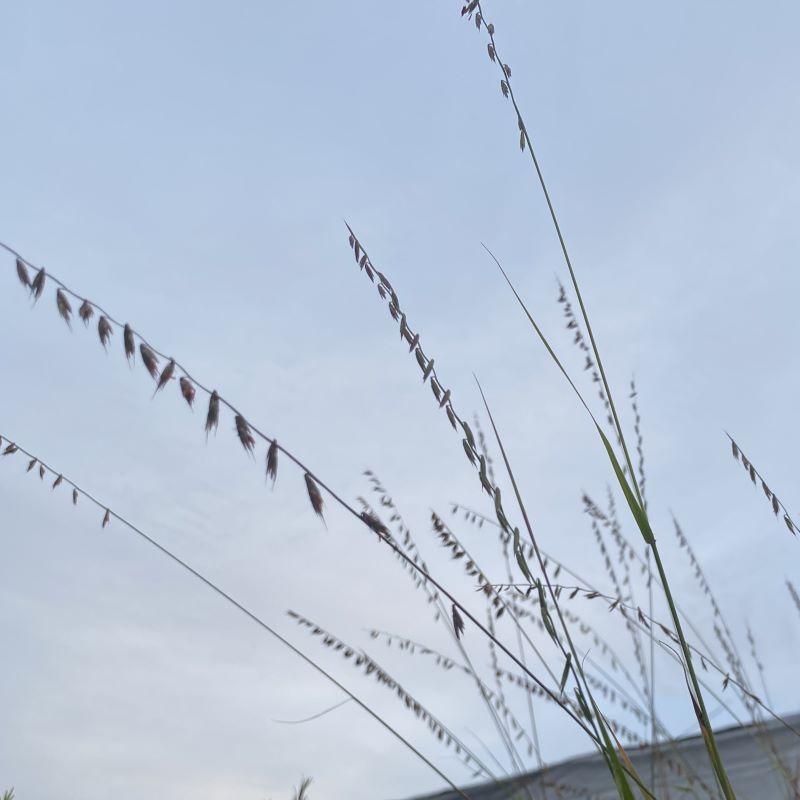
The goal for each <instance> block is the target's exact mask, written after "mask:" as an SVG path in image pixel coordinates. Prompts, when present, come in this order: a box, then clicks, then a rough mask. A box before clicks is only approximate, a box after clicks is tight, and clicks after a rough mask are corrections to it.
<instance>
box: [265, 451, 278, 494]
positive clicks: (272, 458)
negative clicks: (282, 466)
mask: <svg viewBox="0 0 800 800" xmlns="http://www.w3.org/2000/svg"><path fill="white" fill-rule="evenodd" d="M277 477H278V442H277V440H275V439H273V440H272V443H271V444H270V446H269V450H267V478H272V485H273V486H275V481H276V479H277Z"/></svg>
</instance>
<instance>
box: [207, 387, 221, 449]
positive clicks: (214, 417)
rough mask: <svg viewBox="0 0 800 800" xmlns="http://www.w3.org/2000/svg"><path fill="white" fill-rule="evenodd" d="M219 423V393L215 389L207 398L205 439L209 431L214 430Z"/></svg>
mask: <svg viewBox="0 0 800 800" xmlns="http://www.w3.org/2000/svg"><path fill="white" fill-rule="evenodd" d="M217 425H219V395H218V394H217V390H216V389H214V391H213V392H211V397H210V398H209V400H208V414H207V416H206V439H208V434H209V433H211V431H212V430H213V431H215V430H216V429H217Z"/></svg>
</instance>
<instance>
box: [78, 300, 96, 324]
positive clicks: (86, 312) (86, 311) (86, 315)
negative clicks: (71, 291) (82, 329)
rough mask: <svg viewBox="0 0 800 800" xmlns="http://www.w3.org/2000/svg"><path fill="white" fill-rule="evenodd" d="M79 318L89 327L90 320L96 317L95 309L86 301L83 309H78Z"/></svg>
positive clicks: (83, 303) (82, 306)
mask: <svg viewBox="0 0 800 800" xmlns="http://www.w3.org/2000/svg"><path fill="white" fill-rule="evenodd" d="M78 316H79V317H80V318H81V319H82V320H83V324H84V325H86V326H87V327H88V325H89V320H90V319H91V318H92V317H93V316H94V308H92V304H91V303H90V302H89V301H88V300H84V301H83V302H82V303H81V307H80V308H79V309H78Z"/></svg>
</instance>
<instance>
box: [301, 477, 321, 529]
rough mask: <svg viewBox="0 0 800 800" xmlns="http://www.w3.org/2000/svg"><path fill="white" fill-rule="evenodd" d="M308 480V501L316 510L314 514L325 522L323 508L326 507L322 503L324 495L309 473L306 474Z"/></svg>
mask: <svg viewBox="0 0 800 800" xmlns="http://www.w3.org/2000/svg"><path fill="white" fill-rule="evenodd" d="M305 479H306V489H307V490H308V499H309V500H310V501H311V507H312V508H313V509H314V512H315V513H316V514H317V515H318V516H319V517H320V518H321V519H322V521H323V522H324V521H325V518H324V517H323V516H322V506H323V505H324V504H323V502H322V494H321V493H320V491H319V487H318V486H317V484H316V483H315V482H314V479H313V478H312V477H311V475H309V474H308V473H307V472H306V474H305Z"/></svg>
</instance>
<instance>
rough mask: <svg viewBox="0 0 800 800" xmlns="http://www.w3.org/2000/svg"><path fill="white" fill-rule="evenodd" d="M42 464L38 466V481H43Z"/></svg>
mask: <svg viewBox="0 0 800 800" xmlns="http://www.w3.org/2000/svg"><path fill="white" fill-rule="evenodd" d="M44 472H45V471H44V464H39V480H40V481H43V480H44Z"/></svg>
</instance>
